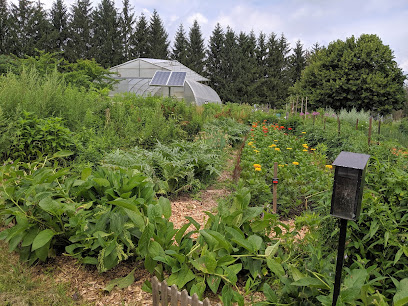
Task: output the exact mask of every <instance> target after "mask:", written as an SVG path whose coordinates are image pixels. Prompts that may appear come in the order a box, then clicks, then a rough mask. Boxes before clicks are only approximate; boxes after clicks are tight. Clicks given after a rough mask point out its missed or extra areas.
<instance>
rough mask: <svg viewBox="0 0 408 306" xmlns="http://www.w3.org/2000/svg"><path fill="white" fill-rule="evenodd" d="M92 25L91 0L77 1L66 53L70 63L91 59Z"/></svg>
mask: <svg viewBox="0 0 408 306" xmlns="http://www.w3.org/2000/svg"><path fill="white" fill-rule="evenodd" d="M91 24H92V16H91V2H90V0H77V2H76V3H75V4H74V5H73V6H72V16H71V20H70V22H69V39H68V41H67V48H66V51H65V57H66V58H67V59H68V60H69V61H70V62H75V61H77V60H78V59H90V58H91V56H90V49H91Z"/></svg>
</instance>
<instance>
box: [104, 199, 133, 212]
mask: <svg viewBox="0 0 408 306" xmlns="http://www.w3.org/2000/svg"><path fill="white" fill-rule="evenodd" d="M108 203H109V204H113V205H116V206H120V207H123V208H126V209H129V210H131V211H134V212H139V208H138V205H137V202H136V200H135V199H134V198H131V199H122V198H117V199H115V200H113V201H109V202H108Z"/></svg>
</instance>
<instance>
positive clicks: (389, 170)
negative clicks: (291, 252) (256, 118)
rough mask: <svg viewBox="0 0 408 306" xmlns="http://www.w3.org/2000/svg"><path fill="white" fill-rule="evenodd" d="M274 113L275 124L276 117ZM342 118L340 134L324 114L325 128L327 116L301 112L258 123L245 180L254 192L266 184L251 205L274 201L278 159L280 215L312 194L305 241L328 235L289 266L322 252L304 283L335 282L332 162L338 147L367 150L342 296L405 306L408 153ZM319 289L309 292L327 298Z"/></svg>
mask: <svg viewBox="0 0 408 306" xmlns="http://www.w3.org/2000/svg"><path fill="white" fill-rule="evenodd" d="M274 119H275V122H278V120H279V118H276V117H275V118H274ZM283 124H285V125H287V126H285V125H283ZM341 124H342V132H341V134H340V135H338V130H337V128H338V126H337V120H332V121H330V120H326V125H325V128H323V120H322V121H320V123H319V121H318V120H315V122H314V124H313V123H312V120H304V119H303V118H299V117H298V118H296V117H294V118H293V117H292V118H289V120H281V121H280V122H279V123H278V124H270V123H267V121H266V120H265V121H264V122H262V123H255V124H253V126H252V132H251V137H250V138H249V139H248V141H247V143H246V145H245V147H244V150H243V156H242V157H241V160H242V163H241V165H242V168H243V170H242V179H243V180H244V181H245V185H246V186H249V187H250V188H251V190H256V188H260V187H259V186H262V187H261V188H260V189H262V190H261V191H262V196H261V197H256V198H255V199H254V202H253V203H252V202H251V205H261V206H268V207H270V206H271V202H272V194H271V192H270V190H271V189H272V180H273V179H274V177H273V163H274V162H278V163H279V169H278V178H279V183H278V208H280V211H281V213H282V212H283V213H289V212H290V211H292V213H293V212H298V213H299V210H296V209H294V208H299V207H301V208H303V207H304V204H305V202H306V200H308V204H309V205H308V207H309V209H310V210H308V211H305V212H303V213H302V215H301V216H299V217H297V218H296V220H297V221H296V222H297V223H298V226H301V225H307V226H308V227H309V230H310V233H309V235H307V236H306V240H307V241H310V240H309V239H311V237H315V239H317V240H316V241H325V243H324V244H321V243H315V244H314V245H313V249H310V248H309V249H308V248H305V249H307V251H306V252H305V251H303V253H302V251H301V249H298V250H297V251H298V252H299V256H298V257H297V258H296V259H295V260H294V261H292V264H295V265H296V264H298V265H304V261H305V260H311V259H312V258H314V257H315V255H316V253H318V254H320V258H319V261H320V265H321V267H320V268H318V269H316V270H313V269H309V268H306V271H318V274H314V275H313V277H311V278H310V279H309V280H308V281H304V284H305V286H312V287H313V286H314V285H316V286H318V288H319V286H320V287H321V286H322V283H321V282H322V281H324V283H325V284H328V286H330V284H332V283H333V278H334V275H333V272H334V267H333V258H334V256H335V252H334V250H335V249H336V247H337V238H336V237H337V235H338V226H337V222H336V220H334V218H332V217H330V216H329V211H330V201H331V188H332V175H333V173H332V170H331V168H332V167H331V162H332V161H333V160H334V158H335V157H336V156H337V155H338V153H340V151H352V152H359V153H367V154H370V155H371V160H370V163H369V165H368V169H367V174H366V188H365V191H364V197H363V209H362V213H361V216H360V219H359V220H358V221H357V222H351V223H350V227H351V230H350V231H349V236H348V238H347V241H348V243H347V248H346V262H345V265H346V267H349V268H348V269H346V273H345V280H344V283H343V289H342V293H341V294H342V296H340V301H341V302H343V303H346V304H347V303H351V304H355V303H361V304H364V305H368V304H373V303H374V302H375V303H378V304H386V303H387V302H390V301H393V302H394V304H396V305H403V304H404V303H406V302H407V300H408V297H407V294H406V293H405V292H406V289H407V287H406V286H407V283H408V278H407V277H408V273H407V272H408V271H407V269H406V265H407V260H408V252H407V246H406V238H407V228H408V223H407V218H406V217H405V215H406V211H407V199H408V197H407V196H406V190H407V188H408V184H407V177H408V175H407V169H408V160H407V157H406V155H405V154H403V152H404V151H403V149H396V147H397V148H401V146H400V145H399V144H398V143H396V142H395V141H394V140H393V139H390V140H388V139H386V138H380V137H378V138H374V141H373V143H372V144H371V145H370V146H369V145H368V141H367V134H366V132H365V131H361V130H356V129H355V125H354V124H353V125H352V124H351V123H347V122H345V121H342V122H341ZM343 135H344V136H343ZM253 186H254V187H253ZM313 225H314V226H313ZM305 249H304V250H305ZM324 267H328V268H329V269H325V268H324ZM300 271H302V272H304V271H305V270H303V269H300ZM315 273H316V272H315ZM269 283H271V282H269ZM272 283H274V284H277V283H278V284H279V285H278V286H276V287H275V290H273V291H274V292H275V295H273V298H272V299H271V298H270V301H271V302H279V303H282V302H285V299H284V294H282V293H283V292H285V290H286V285H285V284H284V283H282V282H280V280H275V281H273V282H272ZM327 288H328V287H327ZM268 290H269V289H268ZM269 292H271V291H269ZM319 294H320V293H317V292H314V293H313V292H311V291H310V292H308V293H307V294H306V296H309V298H311V299H313V297H315V298H316V299H317V300H318V301H320V302H321V303H323V304H330V302H331V300H330V295H329V294H327V295H324V296H321V295H319ZM374 300H375V301H374Z"/></svg>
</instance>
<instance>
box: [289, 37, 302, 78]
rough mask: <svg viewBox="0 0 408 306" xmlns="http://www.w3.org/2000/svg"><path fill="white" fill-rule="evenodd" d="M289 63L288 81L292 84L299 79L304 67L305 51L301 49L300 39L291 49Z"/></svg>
mask: <svg viewBox="0 0 408 306" xmlns="http://www.w3.org/2000/svg"><path fill="white" fill-rule="evenodd" d="M289 64H290V73H289V75H290V83H291V85H293V84H295V83H296V81H297V80H299V79H300V76H301V75H302V71H303V69H305V67H306V57H305V51H304V50H303V45H302V43H301V42H300V40H298V41H297V42H296V47H295V48H294V49H293V54H292V55H291V56H290V58H289Z"/></svg>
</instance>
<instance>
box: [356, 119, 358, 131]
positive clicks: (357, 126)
mask: <svg viewBox="0 0 408 306" xmlns="http://www.w3.org/2000/svg"><path fill="white" fill-rule="evenodd" d="M356 130H358V118H357V120H356Z"/></svg>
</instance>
